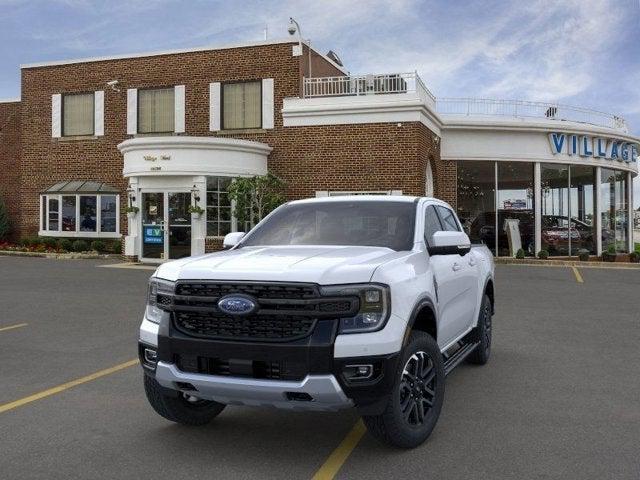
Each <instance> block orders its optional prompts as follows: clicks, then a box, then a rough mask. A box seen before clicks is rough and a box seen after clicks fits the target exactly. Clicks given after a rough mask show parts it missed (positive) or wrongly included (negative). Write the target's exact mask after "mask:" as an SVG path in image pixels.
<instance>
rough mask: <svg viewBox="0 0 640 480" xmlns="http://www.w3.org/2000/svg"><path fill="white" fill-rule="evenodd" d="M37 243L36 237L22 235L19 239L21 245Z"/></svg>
mask: <svg viewBox="0 0 640 480" xmlns="http://www.w3.org/2000/svg"><path fill="white" fill-rule="evenodd" d="M37 244H38V239H37V237H23V238H21V239H20V245H22V246H23V247H33V246H35V245H37Z"/></svg>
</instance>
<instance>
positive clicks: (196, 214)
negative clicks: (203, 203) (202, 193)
mask: <svg viewBox="0 0 640 480" xmlns="http://www.w3.org/2000/svg"><path fill="white" fill-rule="evenodd" d="M187 211H188V212H189V213H190V214H191V216H192V217H193V218H195V219H198V218H200V217H201V216H202V214H203V213H204V209H203V208H202V207H199V206H198V205H190V206H189V208H188V209H187Z"/></svg>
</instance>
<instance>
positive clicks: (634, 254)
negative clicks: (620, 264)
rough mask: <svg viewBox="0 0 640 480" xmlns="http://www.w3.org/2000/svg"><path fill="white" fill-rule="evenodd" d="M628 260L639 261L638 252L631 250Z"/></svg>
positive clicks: (639, 253)
mask: <svg viewBox="0 0 640 480" xmlns="http://www.w3.org/2000/svg"><path fill="white" fill-rule="evenodd" d="M629 261H630V262H631V263H640V252H631V253H630V254H629Z"/></svg>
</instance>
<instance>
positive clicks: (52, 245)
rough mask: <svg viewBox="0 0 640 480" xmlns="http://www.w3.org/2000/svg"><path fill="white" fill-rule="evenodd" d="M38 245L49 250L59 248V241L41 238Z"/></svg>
mask: <svg viewBox="0 0 640 480" xmlns="http://www.w3.org/2000/svg"><path fill="white" fill-rule="evenodd" d="M38 243H40V244H42V245H44V246H45V247H47V248H56V247H57V246H58V241H57V240H56V239H55V238H51V237H39V238H38Z"/></svg>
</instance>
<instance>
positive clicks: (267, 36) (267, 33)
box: [264, 24, 269, 42]
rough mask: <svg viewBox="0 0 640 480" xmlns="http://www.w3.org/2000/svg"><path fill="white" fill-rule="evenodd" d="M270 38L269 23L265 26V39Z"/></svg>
mask: <svg viewBox="0 0 640 480" xmlns="http://www.w3.org/2000/svg"><path fill="white" fill-rule="evenodd" d="M267 40H269V25H267V24H265V26H264V41H265V42H266V41H267Z"/></svg>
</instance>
